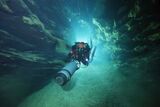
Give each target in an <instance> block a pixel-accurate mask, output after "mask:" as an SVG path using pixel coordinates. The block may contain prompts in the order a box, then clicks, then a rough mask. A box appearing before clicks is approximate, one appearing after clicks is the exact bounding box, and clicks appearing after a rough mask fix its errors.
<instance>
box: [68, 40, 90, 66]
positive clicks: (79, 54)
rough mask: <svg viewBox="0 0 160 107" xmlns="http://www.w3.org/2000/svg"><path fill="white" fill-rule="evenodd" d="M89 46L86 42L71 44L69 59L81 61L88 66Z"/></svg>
mask: <svg viewBox="0 0 160 107" xmlns="http://www.w3.org/2000/svg"><path fill="white" fill-rule="evenodd" d="M90 51H91V48H90V47H89V45H88V43H84V42H75V44H74V45H73V46H72V49H71V51H70V52H69V54H68V57H69V59H70V60H77V61H78V62H79V64H80V63H81V62H82V63H83V64H84V65H86V66H88V64H89V60H90V59H89V57H90Z"/></svg>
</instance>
